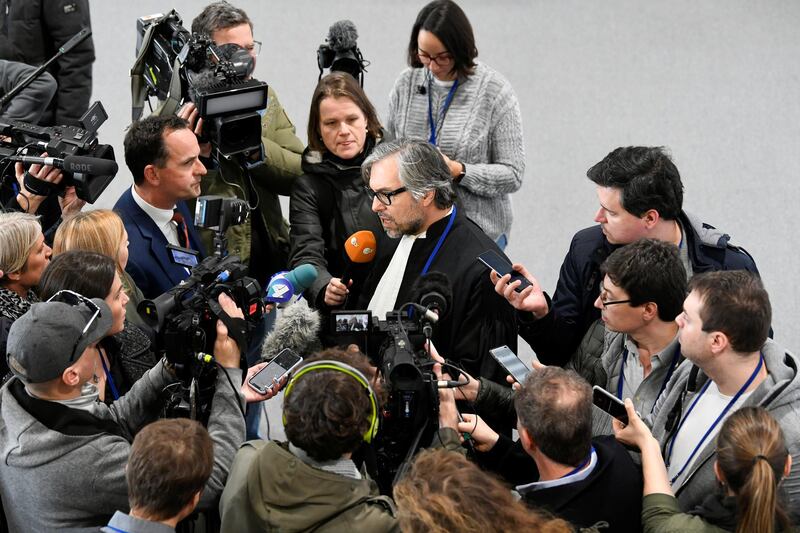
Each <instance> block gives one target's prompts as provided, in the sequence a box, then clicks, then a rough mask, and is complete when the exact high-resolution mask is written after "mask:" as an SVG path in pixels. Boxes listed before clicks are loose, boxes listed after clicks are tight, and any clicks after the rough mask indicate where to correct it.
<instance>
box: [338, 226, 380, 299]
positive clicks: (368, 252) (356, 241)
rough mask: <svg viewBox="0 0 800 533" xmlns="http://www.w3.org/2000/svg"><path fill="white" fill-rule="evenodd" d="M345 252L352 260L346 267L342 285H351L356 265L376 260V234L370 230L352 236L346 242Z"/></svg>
mask: <svg viewBox="0 0 800 533" xmlns="http://www.w3.org/2000/svg"><path fill="white" fill-rule="evenodd" d="M344 251H345V253H346V254H347V258H348V259H349V260H350V261H349V262H348V263H347V265H346V266H345V267H344V273H343V274H342V278H341V279H342V283H343V284H344V286H345V287H347V286H348V285H350V282H351V281H352V280H351V278H350V271H351V269H352V268H353V265H354V264H364V263H370V262H372V261H373V260H374V259H375V234H374V233H372V232H371V231H369V230H361V231H357V232H355V233H353V234H352V235H350V236H349V237H348V238H347V240H346V241H345V242H344Z"/></svg>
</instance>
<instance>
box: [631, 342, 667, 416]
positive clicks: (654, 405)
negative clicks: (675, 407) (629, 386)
mask: <svg viewBox="0 0 800 533" xmlns="http://www.w3.org/2000/svg"><path fill="white" fill-rule="evenodd" d="M680 358H681V345H680V343H679V344H678V351H677V353H676V354H675V356H674V357H673V358H672V361H670V363H669V369H668V370H667V375H666V376H664V381H662V382H661V388H659V389H658V394H656V398H655V400H654V401H653V405H652V407H650V414H653V409H655V408H656V403H658V399H659V398H660V397H661V393H662V392H664V389H665V388H666V387H667V382H668V381H669V378H671V377H672V373H673V372H674V371H675V367H676V366H678V361H679V360H680ZM627 360H628V348H627V347H625V350H624V351H623V352H622V367H621V368H620V369H619V381H618V382H617V398H619V399H620V400H622V399H623V398H622V384H623V382H624V381H625V361H627Z"/></svg>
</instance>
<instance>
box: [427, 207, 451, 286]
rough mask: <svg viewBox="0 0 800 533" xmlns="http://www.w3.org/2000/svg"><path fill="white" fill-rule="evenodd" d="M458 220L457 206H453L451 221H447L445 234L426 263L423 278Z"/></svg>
mask: <svg viewBox="0 0 800 533" xmlns="http://www.w3.org/2000/svg"><path fill="white" fill-rule="evenodd" d="M455 219H456V204H453V212H452V213H450V220H448V221H447V227H445V228H444V232H443V233H442V236H441V237H439V241H438V242H437V243H436V246H435V247H434V248H433V252H431V255H430V257H428V262H427V263H425V267H424V268H423V269H422V274H420V275H421V276H424V275H425V274H427V273H428V269H429V268H430V267H431V263H433V258H434V257H436V254H438V253H439V248H441V247H442V244H443V243H444V240H445V239H446V238H447V234H448V233H450V228H452V227H453V221H454V220H455Z"/></svg>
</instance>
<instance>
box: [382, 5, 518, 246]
mask: <svg viewBox="0 0 800 533" xmlns="http://www.w3.org/2000/svg"><path fill="white" fill-rule="evenodd" d="M477 56H478V50H477V48H476V47H475V37H474V35H473V32H472V26H471V25H470V23H469V20H468V19H467V16H466V14H465V13H464V11H462V9H461V8H460V7H458V5H457V4H456V3H455V2H452V1H451V0H435V1H433V2H431V3H429V4H428V5H426V6H425V7H423V8H422V10H421V11H420V12H419V15H418V16H417V20H416V21H415V22H414V26H413V28H412V30H411V39H410V41H409V43H408V64H409V67H410V68H409V69H407V70H406V71H404V72H403V73H402V74H401V75H400V77H399V78H398V79H397V81H396V82H395V85H394V89H393V90H392V93H391V95H390V97H389V115H388V116H389V119H388V124H387V128H386V129H387V131H388V133H389V135H391V136H392V137H394V138H417V139H426V140H428V141H429V142H430V143H431V144H433V145H435V146H437V147H439V149H440V150H441V151H442V154H443V155H444V157H445V161H446V162H447V165H448V167H449V169H450V175H451V177H452V178H453V182H454V183H455V184H456V190H457V191H458V196H459V205H458V207H460V208H463V209H464V211H465V213H466V214H467V215H468V216H469V217H470V218H472V219H473V220H474V221H475V222H476V223H477V224H478V225H479V226H480V227H481V228H482V229H483V230H484V231H485V232H486V234H487V235H489V237H491V238H492V239H493V240H495V241H496V242H497V244H498V245H499V246H500V247H501V248H505V245H506V244H507V242H508V234H509V232H510V231H511V221H512V212H511V199H510V196H509V195H510V194H511V193H513V192H516V191H517V190H519V188H520V186H522V177H523V175H524V173H525V143H524V141H523V137H522V116H521V113H520V109H519V103H518V102H517V97H516V95H515V94H514V90H513V89H512V88H511V85H510V84H509V83H508V80H506V79H505V78H504V77H503V76H502V75H500V74H499V73H498V72H496V71H494V70H493V69H491V68H490V67H489V66H488V65H486V64H484V63H479V62H476V61H475V58H476V57H477Z"/></svg>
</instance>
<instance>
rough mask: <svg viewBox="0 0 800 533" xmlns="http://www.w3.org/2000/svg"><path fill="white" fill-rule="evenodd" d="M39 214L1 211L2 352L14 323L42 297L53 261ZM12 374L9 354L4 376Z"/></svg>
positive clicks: (0, 360) (1, 362) (1, 369)
mask: <svg viewBox="0 0 800 533" xmlns="http://www.w3.org/2000/svg"><path fill="white" fill-rule="evenodd" d="M50 255H51V250H50V247H49V246H48V245H47V243H45V241H44V235H43V234H42V226H41V225H40V224H39V217H37V216H36V215H31V214H28V213H0V350H2V351H1V352H0V353H2V354H5V353H6V350H5V348H6V338H7V336H8V328H10V327H11V324H12V323H13V322H14V321H15V320H16V319H18V318H19V317H21V316H22V315H23V314H24V313H25V312H27V311H28V309H30V307H31V304H32V303H34V302H38V301H39V298H38V297H37V295H36V293H35V292H34V290H33V289H34V287H36V286H37V285H38V284H39V279H40V278H41V277H42V272H44V269H45V267H46V266H47V264H48V263H49V262H50ZM7 374H8V367H7V366H6V358H5V357H0V379H2V378H4V377H5V376H6V375H7Z"/></svg>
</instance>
